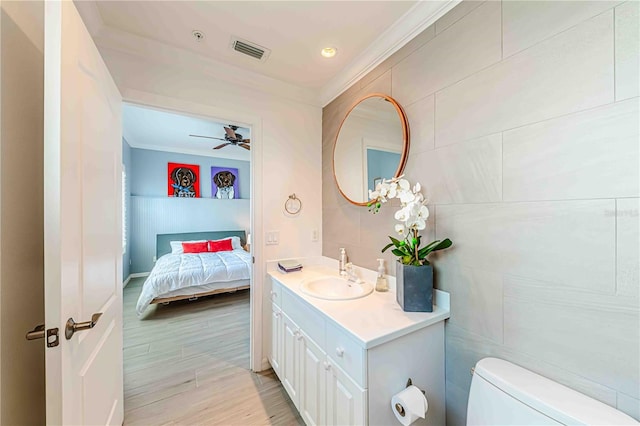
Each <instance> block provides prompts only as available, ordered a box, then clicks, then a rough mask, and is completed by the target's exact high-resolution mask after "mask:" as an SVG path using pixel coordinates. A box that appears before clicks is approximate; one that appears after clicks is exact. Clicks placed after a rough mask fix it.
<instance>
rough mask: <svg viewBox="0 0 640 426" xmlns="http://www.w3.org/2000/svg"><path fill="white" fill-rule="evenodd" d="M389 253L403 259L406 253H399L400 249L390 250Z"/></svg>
mask: <svg viewBox="0 0 640 426" xmlns="http://www.w3.org/2000/svg"><path fill="white" fill-rule="evenodd" d="M391 253H393V254H395V255H396V256H398V257H404V256H405V255H406V253H404V252H402V251H400V249H393V250H391Z"/></svg>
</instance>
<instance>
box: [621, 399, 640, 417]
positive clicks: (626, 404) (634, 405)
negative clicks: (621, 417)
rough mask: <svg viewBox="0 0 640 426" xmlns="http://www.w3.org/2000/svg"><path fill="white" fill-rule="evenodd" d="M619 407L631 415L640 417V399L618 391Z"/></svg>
mask: <svg viewBox="0 0 640 426" xmlns="http://www.w3.org/2000/svg"><path fill="white" fill-rule="evenodd" d="M617 405H618V407H619V408H620V410H622V411H624V412H625V413H628V414H629V415H630V416H632V417H634V418H636V419H638V418H640V400H639V399H637V398H631V397H630V396H629V395H625V394H623V393H622V392H618V403H617Z"/></svg>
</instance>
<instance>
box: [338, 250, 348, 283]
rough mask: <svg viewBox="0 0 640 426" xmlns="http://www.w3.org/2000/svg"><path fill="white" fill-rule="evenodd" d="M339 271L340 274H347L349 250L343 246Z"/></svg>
mask: <svg viewBox="0 0 640 426" xmlns="http://www.w3.org/2000/svg"><path fill="white" fill-rule="evenodd" d="M338 271H339V272H340V276H344V275H346V274H347V251H346V250H345V249H344V248H342V247H341V248H340V260H339V264H338Z"/></svg>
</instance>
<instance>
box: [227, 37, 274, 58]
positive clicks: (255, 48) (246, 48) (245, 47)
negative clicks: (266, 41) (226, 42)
mask: <svg viewBox="0 0 640 426" xmlns="http://www.w3.org/2000/svg"><path fill="white" fill-rule="evenodd" d="M231 48H232V49H233V50H235V51H236V52H239V53H242V54H243V55H247V56H251V57H252V58H254V59H257V60H259V61H262V62H264V61H266V60H267V58H268V57H269V54H270V53H271V51H270V50H269V49H267V48H265V47H262V46H260V45H257V44H255V43H251V42H250V41H247V40H242V39H240V38H237V37H231Z"/></svg>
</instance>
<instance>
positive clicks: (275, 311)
mask: <svg viewBox="0 0 640 426" xmlns="http://www.w3.org/2000/svg"><path fill="white" fill-rule="evenodd" d="M281 362H282V312H281V311H280V308H278V306H276V304H275V303H274V304H272V314H271V367H273V371H275V372H276V374H277V375H278V377H280V378H282V373H281V369H280V366H281Z"/></svg>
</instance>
